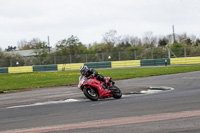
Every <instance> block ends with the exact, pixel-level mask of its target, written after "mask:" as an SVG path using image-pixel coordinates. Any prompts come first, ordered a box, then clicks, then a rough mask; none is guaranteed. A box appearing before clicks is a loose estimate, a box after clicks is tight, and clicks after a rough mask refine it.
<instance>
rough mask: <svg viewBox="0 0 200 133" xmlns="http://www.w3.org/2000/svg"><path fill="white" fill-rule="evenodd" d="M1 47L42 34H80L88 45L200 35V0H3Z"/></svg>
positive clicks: (44, 37)
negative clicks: (108, 39)
mask: <svg viewBox="0 0 200 133" xmlns="http://www.w3.org/2000/svg"><path fill="white" fill-rule="evenodd" d="M0 3H1V4H0V48H2V49H5V48H7V47H8V46H17V44H18V42H20V41H21V40H26V41H30V40H31V39H33V38H39V39H40V40H41V41H47V38H48V36H49V39H50V45H51V46H52V47H55V45H56V43H57V42H58V41H60V40H63V39H66V38H69V37H70V36H71V35H74V36H77V37H78V38H79V40H80V41H81V42H82V43H83V44H85V45H88V44H92V43H94V42H99V43H100V42H101V41H102V38H103V35H104V34H105V33H106V32H108V31H110V30H116V31H117V34H118V35H130V36H138V37H142V36H144V33H145V32H153V35H154V36H165V35H169V34H172V25H174V27H175V33H177V34H182V33H187V34H188V35H192V34H193V35H195V36H196V37H199V38H200V8H199V7H200V0H0Z"/></svg>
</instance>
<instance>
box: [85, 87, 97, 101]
mask: <svg viewBox="0 0 200 133" xmlns="http://www.w3.org/2000/svg"><path fill="white" fill-rule="evenodd" d="M83 94H84V95H85V96H86V97H87V98H88V99H90V100H91V101H97V100H98V99H99V95H98V93H97V92H96V91H95V90H94V89H93V88H84V89H83Z"/></svg>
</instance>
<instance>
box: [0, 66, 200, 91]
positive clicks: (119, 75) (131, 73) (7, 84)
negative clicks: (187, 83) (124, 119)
mask: <svg viewBox="0 0 200 133" xmlns="http://www.w3.org/2000/svg"><path fill="white" fill-rule="evenodd" d="M191 71H200V65H191V66H168V67H145V68H144V67H141V68H124V69H102V70H98V72H99V73H100V74H102V75H104V76H106V77H107V76H108V77H112V78H113V79H114V80H120V79H130V78H141V77H148V76H157V75H166V74H175V73H183V72H191ZM79 76H80V73H79V71H78V70H77V71H61V72H33V73H18V74H0V92H4V91H7V90H17V89H23V88H37V87H44V86H62V85H72V84H77V83H78V77H79Z"/></svg>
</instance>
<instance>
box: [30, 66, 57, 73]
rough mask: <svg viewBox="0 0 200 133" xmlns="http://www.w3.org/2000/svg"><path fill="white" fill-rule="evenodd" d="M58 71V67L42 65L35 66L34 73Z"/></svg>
mask: <svg viewBox="0 0 200 133" xmlns="http://www.w3.org/2000/svg"><path fill="white" fill-rule="evenodd" d="M56 70H58V68H57V65H40V66H33V71H34V72H35V71H56Z"/></svg>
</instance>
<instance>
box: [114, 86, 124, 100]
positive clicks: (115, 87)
mask: <svg viewBox="0 0 200 133" xmlns="http://www.w3.org/2000/svg"><path fill="white" fill-rule="evenodd" d="M113 87H114V89H115V90H114V93H113V97H114V98H115V99H120V98H121V97H122V92H121V90H120V89H119V88H118V87H117V86H115V85H113Z"/></svg>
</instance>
